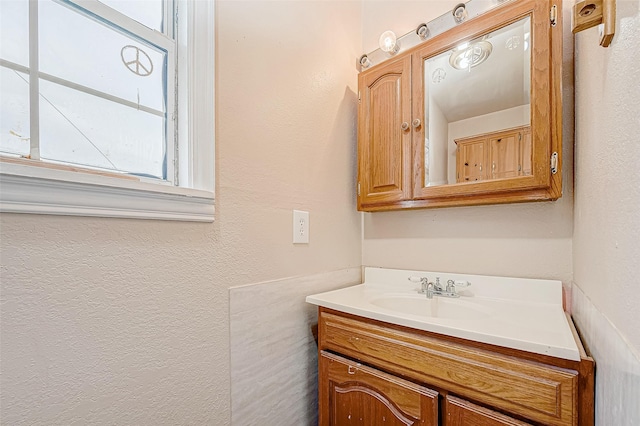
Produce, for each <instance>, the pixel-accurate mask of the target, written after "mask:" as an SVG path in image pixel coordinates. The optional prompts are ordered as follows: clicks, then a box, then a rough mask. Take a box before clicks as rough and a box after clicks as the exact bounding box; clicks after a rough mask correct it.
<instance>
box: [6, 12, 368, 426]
mask: <svg viewBox="0 0 640 426" xmlns="http://www.w3.org/2000/svg"><path fill="white" fill-rule="evenodd" d="M216 13H217V54H216V67H217V75H216V90H217V93H216V110H217V117H216V129H217V137H216V151H217V153H216V155H217V161H216V185H217V188H216V191H217V198H216V221H215V222H214V223H213V224H196V223H176V222H160V221H143V220H121V219H92V218H77V217H54V216H32V215H16V214H13V215H10V214H3V215H2V216H1V217H0V226H1V229H0V256H1V258H0V273H1V277H0V278H1V285H2V286H1V288H0V296H1V299H2V301H1V302H2V303H1V308H0V309H1V311H0V315H1V322H0V342H1V346H0V349H1V353H0V359H1V360H0V373H1V376H0V389H1V390H0V392H1V393H0V406H1V410H2V411H1V413H0V414H1V417H2V421H1V422H2V423H3V424H5V423H6V424H11V425H19V424H72V423H77V424H153V425H159V424H172V425H173V424H215V425H223V424H229V423H230V420H231V414H230V387H231V386H230V368H229V363H230V360H229V301H228V288H229V287H232V286H237V285H244V284H250V283H255V282H262V281H267V280H273V279H278V278H284V277H291V276H304V275H312V274H316V273H320V272H324V271H332V270H341V269H344V268H351V267H359V266H360V263H361V253H360V247H361V246H360V215H359V214H358V213H357V212H356V209H355V194H354V188H355V114H356V101H355V99H356V95H355V91H356V84H357V81H356V72H355V66H354V60H355V58H356V57H357V55H358V54H359V52H360V45H361V34H360V3H359V2H288V1H262V2H244V1H220V2H219V3H218V5H217V11H216ZM292 209H303V210H308V211H310V214H311V215H310V236H311V243H310V244H309V245H305V246H294V245H293V244H292V243H291V238H292V235H291V232H292V231H291V223H292V217H291V215H292Z"/></svg>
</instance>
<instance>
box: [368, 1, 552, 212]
mask: <svg viewBox="0 0 640 426" xmlns="http://www.w3.org/2000/svg"><path fill="white" fill-rule="evenodd" d="M556 3H557V1H549V0H514V1H511V2H506V3H505V4H503V5H501V6H498V7H496V8H495V9H493V10H492V11H490V12H487V13H485V14H482V15H480V16H478V17H475V18H473V19H469V20H468V21H466V22H463V23H461V24H459V25H457V26H455V27H454V28H452V29H450V30H448V31H446V32H444V33H442V34H440V35H437V36H434V37H433V38H431V39H428V40H426V41H424V42H422V43H420V44H418V45H417V46H415V47H413V48H411V49H409V50H407V51H405V52H401V53H398V54H397V55H396V57H394V58H391V59H388V60H386V61H385V62H383V63H381V64H380V65H376V66H373V67H371V68H370V69H367V70H365V71H363V72H361V73H360V75H359V78H358V86H359V87H358V91H359V93H358V101H359V104H358V210H361V211H383V210H399V209H413V208H430V207H447V206H459V205H479V204H500V203H514V202H526V201H542V200H556V199H558V198H559V197H560V196H561V195H562V174H561V164H562V158H561V157H562V155H561V154H562V134H561V129H562V104H561V73H562V69H561V65H562V17H561V5H560V4H556ZM472 165H473V166H472Z"/></svg>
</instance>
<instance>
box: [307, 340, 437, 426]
mask: <svg viewBox="0 0 640 426" xmlns="http://www.w3.org/2000/svg"><path fill="white" fill-rule="evenodd" d="M318 387H319V394H320V395H319V401H320V403H319V407H318V409H319V413H320V415H319V424H320V426H330V425H331V426H351V425H354V426H355V425H357V426H368V425H389V426H396V425H397V426H408V425H421V426H436V425H437V424H438V393H437V392H435V391H433V390H431V389H428V388H425V387H423V386H420V385H417V384H415V383H412V382H409V381H407V380H403V379H401V378H399V377H396V376H393V375H390V374H387V373H383V372H381V371H378V370H376V369H373V368H370V367H367V366H364V365H361V364H358V363H356V362H354V361H351V360H348V359H346V358H342V357H340V356H337V355H334V354H332V353H329V352H325V351H322V352H321V353H320V377H319V379H318Z"/></svg>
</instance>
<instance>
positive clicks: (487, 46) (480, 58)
mask: <svg viewBox="0 0 640 426" xmlns="http://www.w3.org/2000/svg"><path fill="white" fill-rule="evenodd" d="M492 51H493V45H492V44H491V43H489V42H488V41H486V40H482V41H476V42H475V43H471V44H469V43H464V44H462V45H460V46H459V47H457V48H456V49H455V50H454V51H453V52H451V56H449V65H451V66H452V67H453V68H455V69H457V70H467V69H468V70H471V68H474V67H477V66H478V65H480V64H481V63H483V62H484V61H486V60H487V58H489V55H491V52H492Z"/></svg>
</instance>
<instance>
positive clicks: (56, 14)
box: [0, 0, 166, 112]
mask: <svg viewBox="0 0 640 426" xmlns="http://www.w3.org/2000/svg"><path fill="white" fill-rule="evenodd" d="M0 1H2V0H0ZM39 5H40V9H39V16H40V28H39V39H40V53H39V54H40V71H42V72H44V73H46V74H51V75H53V76H55V77H59V78H62V79H65V80H68V81H71V82H74V83H77V84H81V85H83V86H87V87H90V88H92V89H95V90H99V91H101V92H105V93H108V94H110V95H113V96H116V97H119V98H122V99H126V100H128V101H131V102H134V103H136V104H139V105H143V106H146V107H150V108H153V109H155V110H158V111H162V112H164V111H165V100H164V98H165V96H164V80H165V76H164V71H165V60H166V53H165V52H163V51H161V50H159V49H156V48H153V47H151V46H149V45H147V44H143V43H141V42H139V41H138V40H134V39H132V38H131V37H128V36H125V35H124V34H122V33H120V32H118V31H116V30H115V29H114V28H112V27H108V26H106V25H103V24H101V23H98V22H97V21H95V20H93V19H91V18H88V17H86V16H84V15H82V14H80V13H79V12H77V11H76V10H74V9H71V8H70V7H66V6H63V5H60V4H58V3H55V2H52V1H40V2H39ZM61 22H64V25H61V24H60V23H61Z"/></svg>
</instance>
